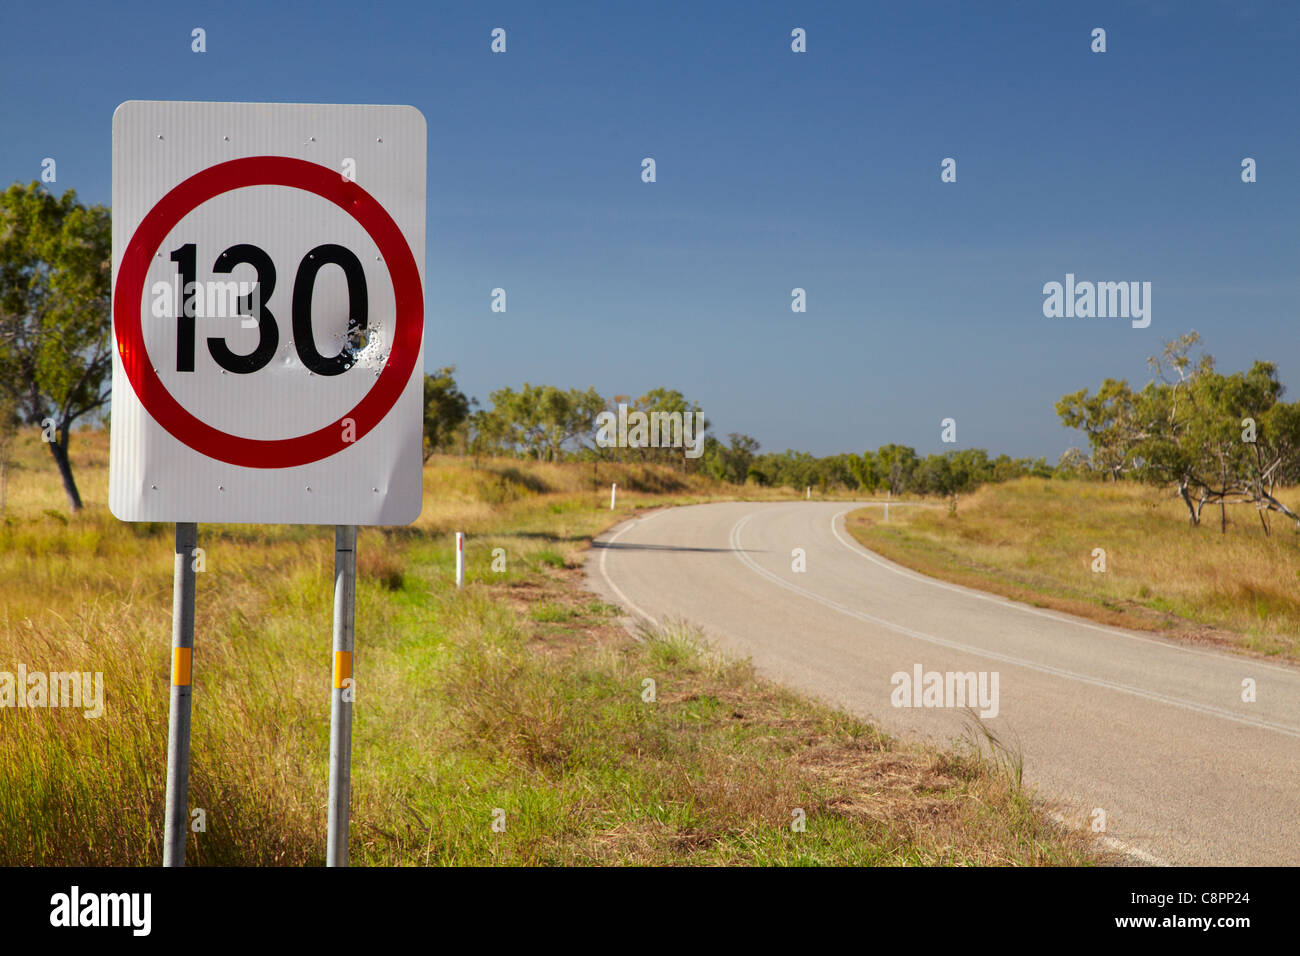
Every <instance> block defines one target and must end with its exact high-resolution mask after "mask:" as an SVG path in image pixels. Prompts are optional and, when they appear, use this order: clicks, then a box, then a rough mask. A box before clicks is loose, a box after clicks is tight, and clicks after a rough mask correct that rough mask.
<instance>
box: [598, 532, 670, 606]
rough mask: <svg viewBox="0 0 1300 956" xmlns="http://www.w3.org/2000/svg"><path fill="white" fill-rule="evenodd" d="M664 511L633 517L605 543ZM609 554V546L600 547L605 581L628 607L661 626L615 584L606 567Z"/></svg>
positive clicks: (601, 572)
mask: <svg viewBox="0 0 1300 956" xmlns="http://www.w3.org/2000/svg"><path fill="white" fill-rule="evenodd" d="M662 513H663V512H661V511H655V512H652V513H651V514H649V515H646V517H644V518H641V519H639V520H638V519H636V518H633V519H632V520H631V521H629V522H628V523H627V524H626V525H624V526H623V527H622V528H621V529H620V530H618V531H617V532H615V533H614V535H613V536H611V537H609V538H607V539H606V540H605V542H604V543H605V544H607V545H609V544H613V543H614V542H615V541H617V540H618V539H619V537H620V536H621V535H622V534H623V533H624V532H626V531H631V530H632V529H633V528H635V527H636V526H637V525H638V524H643V523H645V522H646V521H649V520H650V519H651V518H653V517H655V515H659V514H662ZM607 554H609V548H607V547H602V548H601V549H600V576H601V577H603V578H604V579H605V583H606V584H608V585H609V586H610V588H612V589H613V591H614V593H615V594H617V595H618V597H619V600H620V601H622V602H623V603H624V604H625V605H627V606H628V607H630V608H631V609H632V610H634V611H636V613H638V614H640V615H641V616H642V617H643V618H645V619H646V620H647V621H649V622H650V623H651V624H652V625H654V626H655V627H658V626H659V622H658V621H656V620H655V619H654V618H653V617H652V616H651V615H649V614H647V613H646V612H645V611H643V610H641V606H640V605H639V604H637V603H636V602H635V601H633V600H632V599H631V598H630V597H628V596H627V595H626V594H624V593H623V589H622V588H620V587H619V586H618V585H617V584H615V583H614V579H613V578H611V577H610V576H609V569H608V568H607V567H605V556H606V555H607Z"/></svg>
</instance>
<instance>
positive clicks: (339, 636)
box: [325, 524, 357, 866]
mask: <svg viewBox="0 0 1300 956" xmlns="http://www.w3.org/2000/svg"><path fill="white" fill-rule="evenodd" d="M356 607H357V526H356V525H354V524H346V525H345V524H341V525H339V526H338V527H336V528H335V529H334V689H333V690H332V691H331V692H330V802H329V846H328V848H327V849H326V851H325V865H326V866H347V865H348V815H349V810H350V805H351V797H352V704H353V702H354V701H355V700H356V693H355V686H356V685H355V682H354V681H353V679H352V648H353V625H354V623H355V620H356Z"/></svg>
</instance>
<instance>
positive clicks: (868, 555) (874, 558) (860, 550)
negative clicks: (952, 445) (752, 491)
mask: <svg viewBox="0 0 1300 956" xmlns="http://www.w3.org/2000/svg"><path fill="white" fill-rule="evenodd" d="M847 514H848V511H841V512H839V513H838V514H836V515H835V516H834V517H832V518H831V534H833V535H835V537H836V539H837V540H838V541H839V542H840V544H842V545H844V546H845V547H846V548H848V549H849V550H850V551H852V552H853V553H854V554H856V555H857V556H858V557H860V558H865V559H866V560H868V561H870V562H871V563H872V564H877V565H879V566H880V567H882V568H884V569H885V570H886V571H892V572H893V573H894V574H897V575H898V576H899V577H904V578H909V579H910V580H913V581H919V582H921V583H922V584H929V585H931V586H933V587H936V588H943V590H945V591H954V592H956V593H957V594H965V595H966V596H967V597H972V598H976V599H978V600H980V601H989V602H990V603H993V604H998V605H1001V606H1003V607H1009V608H1013V609H1015V610H1017V611H1020V612H1022V613H1024V614H1033V615H1034V616H1035V617H1045V618H1047V619H1048V620H1051V621H1057V622H1059V623H1062V624H1073V625H1075V626H1077V627H1086V628H1087V629H1088V630H1090V631H1100V632H1101V633H1103V634H1113V635H1115V636H1116V637H1123V638H1127V639H1128V640H1130V641H1138V642H1140V643H1142V644H1154V645H1155V646H1156V647H1163V648H1165V649H1166V650H1169V651H1178V652H1179V653H1182V654H1193V655H1195V656H1197V657H1212V658H1215V659H1216V660H1220V661H1231V662H1244V661H1249V662H1250V663H1251V665H1252V666H1255V667H1263V668H1266V669H1268V670H1275V671H1282V672H1283V673H1287V674H1291V675H1293V676H1294V675H1295V673H1296V669H1295V668H1294V667H1287V666H1285V665H1283V664H1271V663H1268V662H1266V661H1260V660H1257V659H1256V658H1243V657H1234V656H1233V655H1231V654H1223V653H1220V652H1218V651H1205V650H1201V649H1200V648H1199V647H1184V646H1182V645H1179V644H1171V643H1170V642H1168V641H1158V640H1155V639H1154V638H1150V637H1142V636H1140V635H1138V634H1131V633H1129V632H1128V631H1121V630H1120V629H1119V628H1115V627H1105V626H1104V625H1101V624H1093V623H1091V622H1089V621H1085V620H1082V619H1081V618H1076V617H1066V616H1064V615H1062V614H1055V613H1053V612H1051V611H1043V610H1040V609H1038V608H1035V607H1027V606H1025V605H1024V604H1020V603H1017V602H1016V601H1013V600H1011V599H1010V598H1004V597H1002V596H1001V595H997V594H985V593H983V592H981V591H978V590H976V589H975V588H965V587H961V586H959V585H956V584H948V583H947V582H946V581H938V580H935V579H934V578H931V577H927V576H926V575H924V574H919V573H917V572H915V571H909V570H906V569H904V568H899V567H895V566H894V565H893V564H890V563H889V562H887V561H885V560H883V559H881V558H880V557H879V556H878V555H876V554H874V553H873V552H871V551H869V550H868V549H866V548H864V547H863V546H862V545H860V544H858V543H857V542H856V541H850V540H848V539H846V538H844V537H843V536H842V535H841V534H840V532H839V529H837V528H836V527H835V522H836V521H839V520H840V519H841V518H843V517H844V516H845V515H847Z"/></svg>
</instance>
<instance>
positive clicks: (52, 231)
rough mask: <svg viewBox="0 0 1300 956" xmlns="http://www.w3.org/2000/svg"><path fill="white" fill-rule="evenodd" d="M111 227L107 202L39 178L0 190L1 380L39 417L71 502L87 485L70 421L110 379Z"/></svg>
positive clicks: (102, 398) (23, 412) (92, 404)
mask: <svg viewBox="0 0 1300 956" xmlns="http://www.w3.org/2000/svg"><path fill="white" fill-rule="evenodd" d="M111 256H112V227H111V221H110V216H109V210H108V208H107V207H105V206H90V207H87V206H84V205H82V204H81V203H79V202H78V201H77V196H76V193H75V192H73V191H72V190H68V191H67V192H65V193H64V194H63V195H62V196H61V197H59V198H57V199H56V198H55V197H53V196H51V195H50V194H49V193H48V192H46V191H45V190H44V189H43V188H42V187H41V185H40V184H39V183H37V182H32V183H31V184H30V185H28V186H25V187H24V186H20V185H18V184H17V183H15V184H13V185H12V186H10V187H9V188H8V189H7V190H6V191H5V192H4V193H3V194H2V195H0V389H3V390H4V391H5V392H6V393H7V394H8V397H10V398H11V399H12V400H13V401H14V402H15V403H16V404H17V407H18V413H19V415H20V417H21V419H22V420H23V421H24V422H26V423H28V424H31V425H40V426H41V427H42V428H43V429H44V434H47V435H48V436H49V437H50V438H51V439H53V440H47V444H48V445H49V447H50V454H51V455H52V456H53V458H54V462H55V464H56V465H57V467H58V469H59V477H60V478H61V479H62V481H63V490H64V493H65V494H66V495H67V499H68V506H69V507H70V508H71V509H72V510H73V511H80V510H81V507H82V504H81V494H80V492H78V490H77V483H76V480H75V479H74V478H73V475H72V465H71V463H70V462H69V459H68V441H69V438H70V436H71V432H72V426H73V424H74V423H75V422H76V421H78V420H79V419H81V418H82V417H84V416H86V415H89V414H91V413H92V412H95V411H97V410H99V409H101V408H103V407H104V405H105V403H106V402H107V401H108V399H109V392H110V389H111V382H110V373H111V369H112V351H111V348H112V344H111V341H110V340H111V336H112V319H111V316H110V313H109V303H110V296H111V285H112V265H111Z"/></svg>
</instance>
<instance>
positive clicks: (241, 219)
mask: <svg viewBox="0 0 1300 956" xmlns="http://www.w3.org/2000/svg"><path fill="white" fill-rule="evenodd" d="M425 153H426V127H425V121H424V117H423V115H421V113H420V112H419V111H418V110H416V109H414V108H413V107H408V106H339V105H310V104H280V103H184V102H145V101H131V102H127V103H123V104H122V105H121V106H120V107H118V109H117V112H116V113H115V114H114V116H113V338H114V345H115V348H114V356H113V404H112V421H111V429H110V431H111V454H110V478H109V505H110V507H111V509H112V511H113V514H115V515H116V516H117V517H118V518H121V519H123V520H127V521H176V522H258V523H288V524H334V525H354V524H363V525H392V524H407V523H409V522H411V521H413V520H415V518H416V517H417V516H418V515H419V513H420V503H421V497H422V493H421V492H422V470H421V459H422V456H421V445H422V419H423V414H422V407H423V402H422V391H423V367H424V358H423V342H424V244H425V243H424V229H425Z"/></svg>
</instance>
